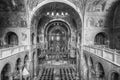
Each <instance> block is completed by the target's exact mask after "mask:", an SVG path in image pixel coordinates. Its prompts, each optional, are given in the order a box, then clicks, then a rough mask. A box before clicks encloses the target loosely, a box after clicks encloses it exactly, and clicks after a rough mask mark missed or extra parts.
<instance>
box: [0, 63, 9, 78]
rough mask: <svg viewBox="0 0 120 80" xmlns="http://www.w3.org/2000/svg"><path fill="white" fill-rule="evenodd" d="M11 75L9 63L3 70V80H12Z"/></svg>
mask: <svg viewBox="0 0 120 80" xmlns="http://www.w3.org/2000/svg"><path fill="white" fill-rule="evenodd" d="M10 73H11V65H10V64H9V63H7V64H6V65H5V66H4V67H3V69H2V72H1V80H11V79H10Z"/></svg>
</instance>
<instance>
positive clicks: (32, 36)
mask: <svg viewBox="0 0 120 80" xmlns="http://www.w3.org/2000/svg"><path fill="white" fill-rule="evenodd" d="M34 39H35V34H34V33H32V34H31V43H32V45H34V44H35V40H34Z"/></svg>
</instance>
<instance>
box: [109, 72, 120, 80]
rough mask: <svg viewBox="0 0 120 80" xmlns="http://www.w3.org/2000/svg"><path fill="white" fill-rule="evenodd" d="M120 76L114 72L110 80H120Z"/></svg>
mask: <svg viewBox="0 0 120 80" xmlns="http://www.w3.org/2000/svg"><path fill="white" fill-rule="evenodd" d="M119 78H120V75H119V74H118V73H117V72H113V73H112V74H111V79H110V80H120V79H119Z"/></svg>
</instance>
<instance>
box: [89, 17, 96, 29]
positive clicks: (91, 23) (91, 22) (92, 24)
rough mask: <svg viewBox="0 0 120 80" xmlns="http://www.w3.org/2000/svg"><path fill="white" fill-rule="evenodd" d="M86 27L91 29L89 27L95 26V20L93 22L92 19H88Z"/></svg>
mask: <svg viewBox="0 0 120 80" xmlns="http://www.w3.org/2000/svg"><path fill="white" fill-rule="evenodd" d="M87 22H88V25H87V27H91V26H94V25H95V20H94V18H92V17H90V18H88V21H87Z"/></svg>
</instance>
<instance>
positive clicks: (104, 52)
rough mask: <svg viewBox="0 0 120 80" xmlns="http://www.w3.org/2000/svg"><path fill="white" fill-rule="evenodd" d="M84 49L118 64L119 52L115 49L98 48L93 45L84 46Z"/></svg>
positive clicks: (119, 59)
mask: <svg viewBox="0 0 120 80" xmlns="http://www.w3.org/2000/svg"><path fill="white" fill-rule="evenodd" d="M84 50H85V51H87V52H90V53H92V54H94V55H96V56H98V57H101V58H103V59H105V60H107V61H109V62H111V63H113V64H115V65H117V66H120V54H119V53H118V52H117V50H113V49H106V48H98V47H95V46H84Z"/></svg>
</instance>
